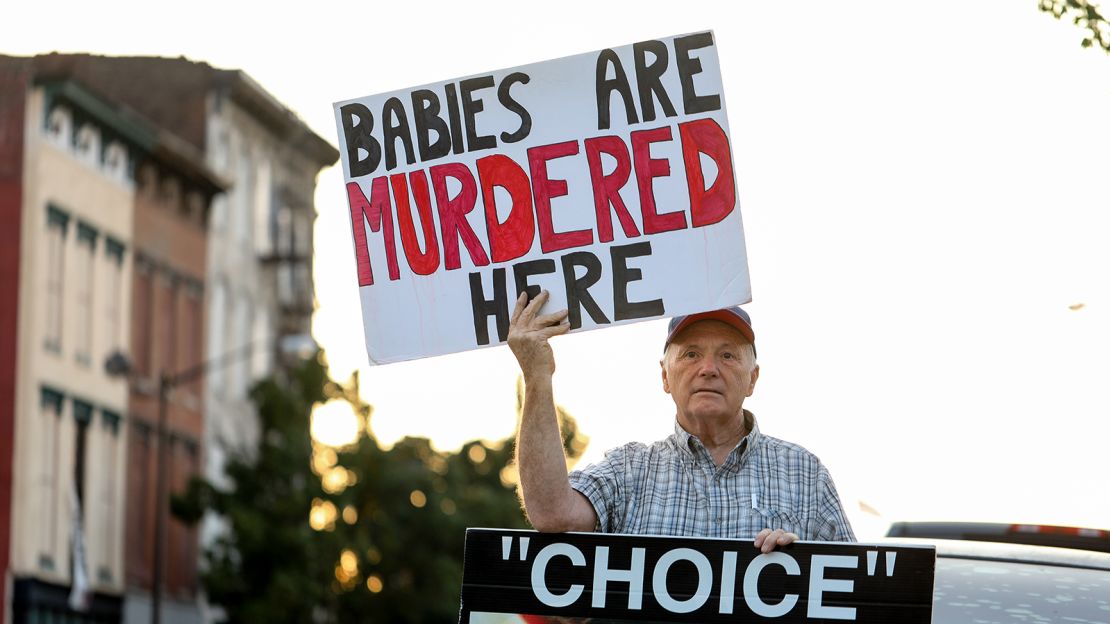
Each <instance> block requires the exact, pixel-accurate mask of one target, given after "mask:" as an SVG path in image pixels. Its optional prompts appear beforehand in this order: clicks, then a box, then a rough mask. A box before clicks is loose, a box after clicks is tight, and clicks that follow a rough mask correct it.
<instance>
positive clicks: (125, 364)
mask: <svg viewBox="0 0 1110 624" xmlns="http://www.w3.org/2000/svg"><path fill="white" fill-rule="evenodd" d="M253 350H254V345H253V344H247V345H246V346H244V347H240V348H238V349H235V350H233V351H228V352H227V353H225V354H223V355H221V356H219V357H216V358H213V359H210V360H207V361H204V362H201V363H200V364H197V365H195V366H193V367H192V368H187V369H185V370H183V371H179V372H177V373H167V372H165V371H162V372H161V373H160V374H159V375H158V422H157V425H156V428H155V437H156V439H157V440H158V446H157V452H158V459H157V463H156V464H155V466H156V467H155V475H154V501H155V509H154V555H153V561H152V566H153V569H152V570H151V587H150V621H151V624H161V622H162V584H163V576H164V574H165V567H166V521H167V520H166V508H167V507H168V506H169V505H168V501H169V493H168V492H167V489H168V488H167V486H166V479H167V477H168V474H169V468H168V466H167V462H168V461H169V456H170V452H169V451H170V449H169V408H170V393H171V392H173V390H174V388H176V387H178V386H180V385H182V384H186V383H189V382H191V381H193V380H195V379H198V378H199V377H201V376H202V375H204V374H205V373H207V372H208V371H211V370H216V369H220V368H223V367H225V366H227V365H229V364H233V363H235V362H237V361H239V360H241V359H243V358H244V357H250V355H251V353H252V352H253ZM105 369H106V370H107V371H108V374H109V375H113V376H123V375H130V374H131V372H132V370H131V362H130V361H128V359H127V356H125V355H123V354H122V353H118V352H117V353H113V354H112V355H111V357H109V358H108V361H107V362H105Z"/></svg>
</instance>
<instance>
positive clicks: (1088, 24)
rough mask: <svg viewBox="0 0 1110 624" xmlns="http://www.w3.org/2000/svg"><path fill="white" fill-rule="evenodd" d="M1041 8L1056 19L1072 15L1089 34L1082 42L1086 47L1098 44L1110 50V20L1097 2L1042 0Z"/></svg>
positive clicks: (1076, 23) (1107, 50)
mask: <svg viewBox="0 0 1110 624" xmlns="http://www.w3.org/2000/svg"><path fill="white" fill-rule="evenodd" d="M1040 9H1041V10H1042V11H1044V12H1046V13H1051V14H1052V15H1053V16H1055V17H1056V19H1062V18H1063V17H1064V16H1067V17H1070V18H1071V19H1072V22H1074V23H1075V25H1076V26H1079V27H1081V28H1085V29H1086V30H1087V36H1086V37H1084V38H1083V41H1082V42H1081V45H1082V46H1083V47H1084V48H1090V47H1093V46H1095V45H1097V46H1098V47H1100V48H1102V49H1103V50H1105V51H1106V52H1110V22H1108V21H1107V20H1106V18H1105V17H1104V16H1103V15H1102V12H1101V11H1099V8H1098V5H1097V4H1094V3H1093V2H1090V0H1040Z"/></svg>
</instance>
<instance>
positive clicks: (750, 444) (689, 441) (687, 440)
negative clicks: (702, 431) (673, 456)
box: [674, 410, 760, 465]
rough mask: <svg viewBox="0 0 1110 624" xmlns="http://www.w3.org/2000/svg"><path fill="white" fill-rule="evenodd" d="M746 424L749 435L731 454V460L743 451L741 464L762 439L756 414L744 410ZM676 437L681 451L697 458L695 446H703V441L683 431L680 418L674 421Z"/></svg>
mask: <svg viewBox="0 0 1110 624" xmlns="http://www.w3.org/2000/svg"><path fill="white" fill-rule="evenodd" d="M744 424H745V426H746V428H747V429H748V434H747V435H746V436H744V437H743V438H741V439H740V441H739V442H737V443H736V446H735V447H734V448H733V449H732V451H730V452H729V458H730V459H731V457H732V454H733V453H735V452H736V449H741V451H740V457H739V460H740V462H743V461H744V458H745V457H747V455H748V453H750V452H751V450H752V449H753V448H755V446H756V445H757V444H759V439H760V433H759V423H758V422H757V421H756V419H755V414H753V413H751V412H749V411H748V410H744ZM674 435H675V442H676V443H677V445H678V448H679V450H680V451H682V452H683V453H685V454H686V455H689V456H691V457H696V456H697V454H696V448H697V447H696V446H694V445H695V444H697V445H698V446H702V443H701V440H698V438H697V437H696V436H694V435H691V434H690V432H688V431H686V430H685V429H683V428H682V425H681V424H679V422H678V418H675V419H674ZM703 448H704V447H703ZM728 463H729V462H728V461H726V462H725V464H726V465H727V464H728Z"/></svg>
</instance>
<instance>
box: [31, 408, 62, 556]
mask: <svg viewBox="0 0 1110 624" xmlns="http://www.w3.org/2000/svg"><path fill="white" fill-rule="evenodd" d="M64 398H65V397H64V395H63V394H62V393H61V392H59V391H57V390H54V389H52V388H47V387H43V388H42V389H41V393H40V401H39V409H40V411H41V413H42V418H41V421H40V423H39V424H40V427H39V431H40V432H41V434H42V435H41V436H40V438H39V466H38V483H37V484H36V485H37V486H38V494H39V501H40V505H39V513H38V515H37V518H38V519H39V520H40V521H41V522H42V526H40V527H39V529H40V533H39V538H40V539H39V545H38V546H39V567H41V568H43V569H46V570H52V569H54V554H55V552H56V547H57V543H58V542H57V537H58V530H59V528H60V527H59V523H58V513H59V512H60V511H61V510H60V508H59V505H58V490H59V483H58V465H59V455H60V452H61V443H62V441H61V432H62V427H61V424H62V423H61V421H62V402H63V400H64Z"/></svg>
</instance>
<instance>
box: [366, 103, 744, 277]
mask: <svg viewBox="0 0 1110 624" xmlns="http://www.w3.org/2000/svg"><path fill="white" fill-rule="evenodd" d="M674 139H675V137H674V136H673V132H672V128H671V126H662V127H659V128H654V129H647V130H638V131H635V132H632V133H631V135H630V137H629V141H628V142H626V141H625V139H623V138H622V137H619V136H615V135H607V136H599V137H593V138H588V139H585V140H584V141H582V142H581V144H580V143H579V142H578V141H566V142H562V143H554V144H551V145H543V146H538V147H533V148H530V149H529V150H528V151H527V163H526V164H524V165H523V166H522V165H521V164H520V163H517V162H516V161H514V160H513V159H512V158H509V157H508V156H505V155H502V154H494V155H491V156H486V157H483V158H479V159H478V160H477V162H476V163H475V165H476V166H475V169H476V170H477V171H476V174H475V171H472V170H471V168H470V167H468V166H466V165H464V164H462V163H446V164H441V165H434V166H432V167H430V168H428V169H426V170H425V169H418V170H415V171H411V172H409V173H408V174H407V175H406V174H403V173H397V174H393V175H389V176H380V177H377V178H374V179H373V180H372V181H371V182H370V196H369V198H368V197H367V196H366V194H365V192H364V191H363V189H362V187H361V186H360V185H359V184H358V183H357V182H348V183H347V201H348V204H349V206H350V211H351V225H352V227H353V230H354V240H355V256H356V260H357V267H358V283H359V286H370V285H373V284H374V270H373V266H372V262H371V258H370V246H369V241H368V240H367V236H368V234H367V230H368V229H369V231H370V232H373V233H375V234H378V235H380V236H381V240H382V248H383V249H384V251H385V267H386V272H387V273H388V275H389V279H390V280H397V279H400V254H399V253H398V249H397V247H398V245H397V239H398V237H399V238H400V247H401V252H402V253H403V255H404V259H405V262H406V264H407V265H408V267H409V269H410V270H411V271H412V272H413V273H415V274H417V275H431V274H432V273H435V272H436V271H438V270H440V268H441V267H442V268H443V269H445V270H448V271H450V270H455V269H458V268H460V267H461V266H462V254H463V253H465V254H466V255H467V257H469V259H470V262H471V264H473V265H474V266H486V265H489V264H490V263H491V262H492V263H502V262H509V261H512V260H515V259H517V258H520V257H522V256H524V255H525V254H527V253H528V252H529V251H530V250H531V249H532V248H533V246H534V245H535V241H536V238H537V234H538V238H539V244H540V249H541V250H542V251H543V252H544V253H545V254H548V253H553V252H557V251H562V250H566V249H573V248H578V247H586V246H589V245H592V244H594V243H595V242H602V243H609V242H612V241H613V239H614V229H613V228H614V223H613V217H614V216H615V217H616V221H617V224H618V226H619V227H620V228H621V231H622V232H623V234H624V236H625V237H626V238H630V239H631V238H637V237H640V236H645V235H646V236H650V235H654V234H660V233H663V232H670V231H675V230H681V229H685V228H688V227H705V226H708V225H712V224H714V223H718V222H720V221H721V220H723V219H724V218H725V217H727V216H728V215H729V214H731V213H732V211H733V210H734V209H735V207H736V184H735V180H734V179H733V173H732V155H731V152H730V149H729V143H728V137H727V135H726V134H725V132H724V130H723V129H722V128H721V127H720V126H719V125H718V124H717V122H716V121H714V120H712V119H699V120H696V121H689V122H685V123H681V124H678V140H679V141H680V143H681V151H682V163H681V167H682V168H683V170H684V171H685V174H686V181H687V188H688V191H689V209H688V216H689V219H687V210H686V209H680V210H673V209H671V210H666V211H663V210H662V207H661V206H660V205H659V204H658V203H657V202H656V200H655V190H654V181H655V180H656V179H657V178H666V177H669V176H670V175H671V163H670V161H669V160H667V159H663V158H654V157H653V156H652V154H651V149H652V145H654V144H659V143H666V142H669V141H673V140H674ZM703 154H704V155H705V156H707V157H708V158H709V159H711V160H712V161H713V163H714V164H715V166H716V168H717V172H718V173H717V177H716V179H715V180H714V181H713V184H712V185H711V186H710V187H709V188H706V186H705V174H704V172H703V171H702V165H701V163H702V159H701V155H703ZM602 155H605V156H607V157H608V158H609V159H611V160H612V161H613V162H615V163H616V164H615V166H614V167H613V168H612V171H610V172H609V173H605V171H604V168H603V166H602ZM583 157H584V160H585V162H584V165H585V167H586V169H587V171H588V172H589V176H590V184H591V187H592V191H593V207H594V211H593V212H594V214H593V216H594V224H593V225H594V227H592V228H589V229H577V230H569V231H557V230H556V228H555V219H554V212H555V211H556V210H564V209H569V208H570V207H571V205H572V203H571V201H570V199H569V198H566V199H561V198H565V197H566V196H567V194H568V186H567V181H566V180H564V179H560V178H556V177H552V174H551V171H550V170H549V167H548V165H549V163H551V162H552V161H555V160H558V159H566V158H570V159H578V160H582V159H583ZM633 177H634V178H635V181H634V182H633V181H632V180H631V178H633ZM448 180H453V181H454V182H449V181H448ZM629 183H634V184H635V185H636V188H637V190H638V191H639V193H638V195H639V203H640V205H639V206H638V209H639V217H640V220H639V223H640V224H642V228H643V231H642V232H641V231H640V229H639V228H638V227H637V222H636V219H634V218H633V216H632V211H631V209H630V207H629V206H628V205H627V204H626V202H625V201H624V199H623V198H622V197H621V194H620V191H621V189H623V188H625V187H626V186H627V185H628V184H629ZM449 186H451V187H454V188H455V189H457V190H455V191H454V192H453V193H452V192H450V191H449V188H448V187H449ZM497 188H501V189H503V190H504V191H506V192H507V193H508V197H509V202H510V206H509V210H508V215H507V216H506V217H505V219H504V220H501V219H500V218H499V217H498V210H497V204H496V195H497V193H496V189H497ZM433 198H434V206H433ZM479 198H481V203H482V207H481V209H480V213H479V214H481V215H482V217H483V221H484V223H485V234H486V237H485V238H486V240H487V241H488V248H487V246H483V243H482V239H481V238H480V237H479V236H478V233H477V232H475V231H474V229H473V227H472V226H471V224H470V221H469V220H468V219H467V216H468V215H469V214H471V212H473V211H474V209H475V208H477V207H478V201H479ZM413 208H415V211H414V210H413ZM433 211H434V212H433ZM414 212H415V215H414ZM437 221H438V224H439V228H438V231H437V228H436V223H437ZM418 230H419V232H420V234H419V236H418V235H417V231H418ZM421 241H423V243H422V244H421ZM460 243H461V246H460ZM379 262H380V260H379Z"/></svg>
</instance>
